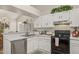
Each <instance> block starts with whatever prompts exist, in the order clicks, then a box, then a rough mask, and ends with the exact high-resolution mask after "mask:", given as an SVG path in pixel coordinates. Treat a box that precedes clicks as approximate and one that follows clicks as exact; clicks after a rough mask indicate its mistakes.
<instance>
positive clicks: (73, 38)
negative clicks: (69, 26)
mask: <svg viewBox="0 0 79 59" xmlns="http://www.w3.org/2000/svg"><path fill="white" fill-rule="evenodd" d="M70 40H79V37H72V36H71V37H70Z"/></svg>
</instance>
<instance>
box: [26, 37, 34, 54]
mask: <svg viewBox="0 0 79 59" xmlns="http://www.w3.org/2000/svg"><path fill="white" fill-rule="evenodd" d="M33 51H34V41H33V38H28V39H27V53H32V52H33Z"/></svg>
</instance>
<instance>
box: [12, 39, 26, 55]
mask: <svg viewBox="0 0 79 59" xmlns="http://www.w3.org/2000/svg"><path fill="white" fill-rule="evenodd" d="M26 45H27V44H26V40H25V39H22V40H15V41H11V53H12V54H25V53H26V51H27V50H26Z"/></svg>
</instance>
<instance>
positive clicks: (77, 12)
mask: <svg viewBox="0 0 79 59" xmlns="http://www.w3.org/2000/svg"><path fill="white" fill-rule="evenodd" d="M70 20H71V21H72V24H71V26H79V9H73V10H71V11H70Z"/></svg>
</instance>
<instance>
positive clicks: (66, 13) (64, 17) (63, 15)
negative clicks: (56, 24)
mask: <svg viewBox="0 0 79 59" xmlns="http://www.w3.org/2000/svg"><path fill="white" fill-rule="evenodd" d="M61 19H62V20H70V11H64V12H61Z"/></svg>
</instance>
